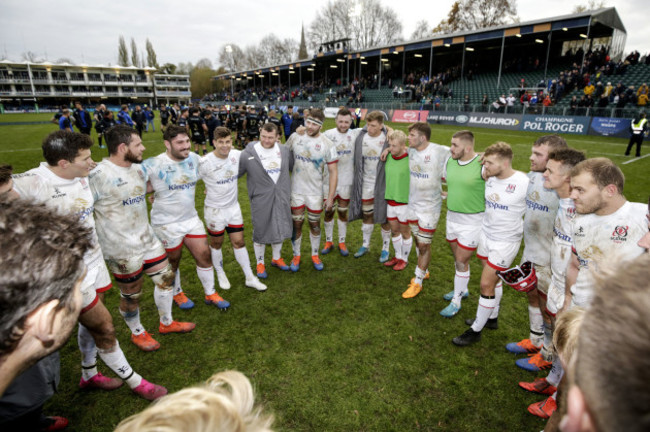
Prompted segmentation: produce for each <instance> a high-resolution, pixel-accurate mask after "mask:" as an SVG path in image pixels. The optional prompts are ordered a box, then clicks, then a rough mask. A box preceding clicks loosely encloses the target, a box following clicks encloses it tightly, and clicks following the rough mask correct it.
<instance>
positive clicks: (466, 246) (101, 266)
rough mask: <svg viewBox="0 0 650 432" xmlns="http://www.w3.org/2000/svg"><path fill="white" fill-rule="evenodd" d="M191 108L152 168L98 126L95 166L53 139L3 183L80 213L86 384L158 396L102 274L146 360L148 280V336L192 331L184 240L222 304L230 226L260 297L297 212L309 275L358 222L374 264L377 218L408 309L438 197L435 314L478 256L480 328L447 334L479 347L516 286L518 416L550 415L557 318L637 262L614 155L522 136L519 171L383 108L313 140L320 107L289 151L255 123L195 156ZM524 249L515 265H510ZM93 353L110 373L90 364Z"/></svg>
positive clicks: (136, 140) (72, 145) (466, 137)
mask: <svg viewBox="0 0 650 432" xmlns="http://www.w3.org/2000/svg"><path fill="white" fill-rule="evenodd" d="M194 115H198V113H197V112H194V111H192V112H187V114H186V112H183V113H182V114H181V115H180V118H179V120H178V121H177V123H176V124H173V123H170V124H166V122H165V123H164V131H163V138H164V144H165V148H166V151H165V152H164V153H162V154H160V155H158V156H155V157H152V158H149V159H146V160H143V153H144V151H145V147H144V146H143V143H142V139H141V138H140V136H139V134H138V132H137V131H136V130H134V129H132V128H130V127H128V126H127V125H122V124H118V125H115V126H112V127H111V128H110V129H107V130H106V131H104V133H103V138H104V140H105V143H106V146H107V148H108V152H109V157H108V158H105V159H104V160H102V161H101V162H99V163H97V164H95V163H94V162H93V161H92V159H91V152H90V147H91V145H92V140H91V139H90V137H89V136H88V135H84V134H80V133H74V132H72V133H70V132H66V131H57V132H53V133H52V134H50V135H49V136H48V137H47V138H46V139H45V140H44V142H43V154H44V157H45V160H46V161H45V162H43V163H41V165H40V166H39V167H37V168H35V169H32V170H30V171H28V172H26V173H23V174H16V175H14V176H13V189H14V191H15V192H16V193H17V194H18V195H19V196H20V197H22V198H25V199H33V200H36V201H39V202H45V203H46V204H47V205H48V206H50V207H52V208H55V209H57V210H59V211H61V212H66V213H74V214H76V215H78V216H79V218H80V219H81V220H82V221H83V223H84V224H85V225H86V226H87V227H88V228H89V229H91V230H92V233H93V236H94V240H95V243H94V246H93V248H92V250H91V251H90V252H88V253H87V254H86V256H85V258H84V262H85V264H86V267H87V273H86V276H85V277H84V279H83V283H82V287H81V290H82V294H83V309H82V313H81V315H80V316H79V323H80V325H79V334H78V341H79V347H80V350H81V352H82V377H81V382H80V386H81V387H82V388H102V389H113V388H117V387H119V386H121V385H122V383H123V381H126V383H127V384H128V385H129V387H130V388H131V389H132V390H133V391H134V392H135V393H136V394H138V395H140V396H142V397H144V398H146V399H150V400H153V399H157V398H159V397H161V396H163V395H164V394H166V392H167V391H166V389H165V388H164V387H162V386H159V385H156V384H153V383H150V382H148V381H147V380H145V379H144V378H143V377H141V376H140V375H138V374H137V373H136V372H135V371H133V370H132V369H131V367H130V365H129V363H128V361H127V360H126V358H125V356H124V353H123V352H122V350H121V349H120V347H119V343H118V341H117V339H116V338H115V330H114V327H113V322H112V318H111V315H110V314H109V312H108V310H107V309H106V307H105V306H104V305H103V302H102V301H103V295H104V294H103V293H105V292H106V291H107V290H109V289H110V288H111V286H112V284H111V278H110V275H109V271H110V272H111V273H112V274H113V276H114V278H115V281H116V284H117V286H118V288H119V290H120V296H121V298H120V306H119V310H120V314H121V315H122V317H123V318H124V321H125V323H126V324H127V326H128V327H129V329H130V330H131V333H132V334H131V340H132V342H133V343H134V344H135V345H136V346H138V347H139V348H140V349H141V350H144V351H155V350H157V349H159V348H160V343H159V342H158V341H156V340H155V339H154V338H153V337H152V335H151V333H150V332H148V331H147V330H146V329H145V328H144V326H143V325H142V323H141V321H140V308H139V302H140V297H141V295H142V286H143V275H145V274H146V275H147V276H149V278H150V279H151V281H152V282H153V283H154V293H153V294H154V300H155V304H156V307H157V309H158V312H159V316H160V324H159V328H158V331H159V333H160V334H166V333H188V332H191V331H192V330H193V329H194V327H195V325H194V324H193V323H190V322H180V321H176V320H174V318H173V316H172V306H173V304H174V303H175V304H176V305H177V306H178V307H180V308H181V309H189V308H192V307H194V302H193V301H192V300H191V299H189V298H188V297H187V295H186V294H185V293H184V292H183V290H182V287H181V275H180V270H179V263H180V260H181V257H182V251H183V247H185V248H187V250H188V251H189V253H190V254H191V255H192V257H193V259H194V261H195V262H196V272H197V275H198V278H199V280H200V282H201V285H202V287H203V290H204V293H205V296H204V303H205V304H207V305H210V306H214V307H216V308H218V309H221V310H225V309H227V308H228V307H229V306H230V303H229V302H228V301H226V300H225V299H224V298H223V297H222V296H221V295H220V294H219V293H218V292H217V289H216V288H217V285H218V288H220V289H221V290H228V289H230V288H231V283H230V281H229V279H228V277H227V275H226V273H225V270H224V265H223V262H224V256H223V253H222V245H223V241H224V239H225V235H226V233H227V234H228V237H229V239H230V242H231V244H232V246H233V252H234V255H235V260H236V261H237V263H238V264H239V266H240V267H241V269H242V272H243V273H244V284H245V285H246V286H247V287H251V288H253V289H255V290H258V291H265V290H266V289H267V286H266V285H265V284H264V283H263V282H262V281H261V280H260V279H267V278H269V272H267V268H266V261H265V255H266V245H271V250H272V259H271V262H270V265H271V266H272V267H276V268H278V269H279V270H282V271H292V272H298V271H299V270H300V267H301V263H302V258H301V256H302V254H303V248H302V231H303V223H304V221H305V216H306V218H307V223H308V225H309V253H310V257H311V264H312V266H313V268H314V269H315V270H316V271H322V270H323V269H324V267H325V264H324V263H323V261H322V259H321V256H323V255H326V254H328V253H330V252H332V251H333V249H335V248H336V249H338V251H339V253H340V254H341V255H342V256H348V255H349V253H350V252H349V251H348V245H347V242H346V240H347V226H348V224H349V222H351V221H354V220H357V219H361V220H362V223H361V237H362V244H361V245H360V246H359V248H358V249H356V252H354V254H353V256H354V257H355V258H359V259H360V258H361V257H364V256H366V258H367V256H368V255H370V247H371V237H372V233H373V231H374V226H375V224H379V225H380V230H381V240H382V241H381V244H382V248H381V251H378V252H379V254H378V260H379V262H380V263H382V265H384V266H386V267H391V268H392V269H393V270H395V271H402V270H404V269H405V268H406V267H407V266H408V263H409V256H410V255H411V249H413V245H414V243H415V254H416V257H415V259H414V261H415V262H416V265H415V269H414V275H413V278H412V279H411V280H410V282H409V283H408V284H407V283H405V284H404V285H405V290H404V291H403V293H402V297H403V298H404V299H410V298H414V297H416V296H417V295H418V294H419V293H420V292H421V291H422V289H423V285H424V281H425V280H426V279H428V278H429V277H430V269H429V263H430V260H431V255H432V253H433V252H432V250H431V249H432V248H431V243H432V239H433V236H434V233H435V231H436V229H437V228H438V223H439V220H440V215H441V211H442V205H443V200H445V199H446V203H447V215H446V240H447V242H448V243H449V245H450V248H451V252H452V254H453V256H454V261H455V276H454V287H453V290H452V291H450V292H446V293H441V294H444V295H443V297H444V299H445V300H447V301H449V304H448V305H447V306H446V307H445V308H444V309H442V310H441V311H440V314H441V315H442V316H443V317H446V318H452V317H454V316H455V315H457V314H458V313H459V311H460V310H461V306H462V300H463V299H464V298H467V297H468V295H469V291H468V285H469V280H470V266H469V262H470V259H471V257H472V256H473V254H474V253H476V255H477V257H478V258H479V259H480V261H481V263H482V270H481V276H480V298H479V301H478V307H477V311H476V315H475V318H473V319H469V320H467V324H468V325H469V328H468V329H467V331H465V332H464V333H463V334H461V335H459V336H457V337H455V338H453V340H452V342H453V343H454V344H455V345H457V346H461V347H463V346H468V345H471V344H473V343H476V342H478V341H480V339H481V335H482V330H483V329H484V328H486V327H487V328H488V329H496V328H497V327H498V316H499V307H500V301H501V297H502V294H503V282H504V281H505V282H506V283H507V284H509V285H512V286H513V287H515V289H517V290H519V291H523V292H526V293H527V295H528V300H529V308H528V310H529V319H530V336H529V338H527V339H524V340H522V341H520V342H516V343H511V344H508V346H507V349H508V350H509V351H511V352H514V353H526V354H534V355H532V356H529V357H528V358H523V359H519V360H517V362H516V363H517V365H518V366H520V367H522V368H524V369H527V370H533V371H535V370H544V369H550V373H549V376H548V377H546V378H539V379H537V380H535V381H534V382H533V383H520V385H521V386H522V387H524V388H525V389H527V390H529V391H535V392H538V393H541V394H544V395H547V396H549V398H548V399H547V400H544V401H542V402H540V403H539V404H533V405H535V406H531V407H530V408H529V410H531V412H533V413H534V414H537V415H540V416H542V417H544V416H546V417H548V415H550V413H551V412H552V411H553V410H554V406H555V405H554V404H555V399H554V396H553V395H554V393H555V389H556V387H557V386H558V384H559V382H560V380H561V378H562V374H563V370H562V365H561V363H560V361H559V359H558V358H557V355H556V354H555V350H554V347H553V328H554V323H555V317H556V315H558V314H560V313H561V312H563V311H566V310H569V309H571V308H574V307H576V306H579V307H588V306H589V303H590V301H591V298H592V295H593V291H592V281H593V278H594V277H595V276H597V274H598V273H599V271H600V268H601V266H602V265H603V262H604V260H611V259H613V258H616V259H619V260H631V259H633V258H635V257H637V256H639V255H640V254H642V253H643V252H644V250H645V249H644V246H643V245H642V244H637V242H639V241H640V240H641V239H642V238H643V237H644V236H647V234H648V219H647V215H648V208H647V207H646V206H645V205H643V204H638V203H631V202H628V201H626V200H625V198H624V196H623V185H624V177H623V174H622V172H621V170H620V169H619V168H618V167H617V166H616V165H615V164H614V163H613V162H611V161H610V160H609V159H605V158H595V159H586V158H585V156H584V154H583V153H582V152H580V151H577V150H574V149H571V148H569V147H568V146H567V143H566V142H565V140H564V139H563V138H562V137H560V136H557V135H550V136H544V137H541V138H539V139H538V140H537V141H536V142H535V143H534V144H533V146H532V155H531V157H530V161H531V171H530V172H529V173H528V174H524V173H522V172H519V171H516V170H514V169H513V167H512V159H513V151H512V148H511V147H510V146H509V145H508V144H506V143H504V142H497V143H494V144H492V145H491V146H489V147H488V148H487V149H486V150H485V151H484V152H483V153H482V154H479V153H477V152H476V151H475V149H474V135H473V133H472V132H471V131H459V132H457V133H455V134H454V135H453V137H452V139H451V145H450V147H447V146H444V145H440V144H435V143H432V142H430V139H431V127H430V126H429V125H428V124H427V123H423V122H418V123H414V124H412V125H410V126H409V128H408V135H406V134H405V133H404V132H402V131H400V130H392V129H390V128H388V127H386V126H385V125H384V114H383V113H381V112H377V111H376V112H371V113H369V114H368V115H367V116H366V126H365V127H364V128H358V129H351V126H352V123H353V115H352V113H350V111H349V110H347V109H345V108H342V109H340V110H339V111H338V113H337V115H336V118H335V122H336V128H334V129H331V130H328V131H321V129H322V126H323V122H324V120H325V117H324V115H323V112H322V111H321V110H319V109H312V110H311V111H310V112H309V114H308V116H306V117H305V119H304V127H300V128H298V130H297V132H296V133H294V134H291V136H290V137H289V139H288V140H287V141H286V143H284V144H282V143H281V142H280V137H281V133H280V130H279V127H278V126H279V125H278V124H276V123H277V122H273V121H269V122H266V123H264V124H261V123H260V124H258V123H255V124H254V125H253V126H254V129H255V130H257V131H258V132H257V134H256V133H252V134H249V135H247V136H248V137H249V138H250V139H248V138H247V140H249V141H250V142H248V144H247V145H246V142H244V145H245V147H244V149H243V150H237V149H234V148H233V139H232V132H231V130H230V129H228V128H225V127H222V126H217V127H215V128H214V129H213V130H212V131H210V132H211V133H210V139H211V144H212V145H213V146H214V151H211V152H209V153H207V154H205V155H204V156H203V157H201V156H199V155H198V154H196V153H193V152H192V143H194V144H196V145H201V146H204V144H205V142H202V140H200V139H198V138H197V139H195V137H193V134H194V133H195V132H194V131H195V130H196V131H197V132H196V133H197V136H198V135H202V133H203V132H207V127H206V126H205V125H204V124H201V122H198V123H197V124H198V125H199V126H197V127H196V128H194V127H191V128H189V129H188V127H186V125H185V124H184V123H183V120H182V119H183V118H184V116H185V117H188V116H189V117H190V118H191V116H194ZM163 116H165V115H161V117H163ZM272 117H273V116H272ZM242 124H244V123H242ZM246 124H247V125H248V126H250V123H246ZM203 129H206V130H205V131H204V130H203ZM199 130H201V134H199V133H198V131H199ZM251 137H252V138H251ZM407 141H408V146H407ZM203 148H205V147H203ZM195 149H196V150H197V153H198V147H195ZM244 175H246V184H247V193H248V197H249V200H250V206H251V223H252V229H253V232H252V238H253V251H254V256H255V269H254V270H253V269H252V267H251V262H250V258H249V253H248V250H247V248H246V245H245V241H244V227H245V225H246V223H247V221H245V220H244V217H243V215H242V210H241V207H240V203H239V202H238V179H239V178H240V177H242V176H244ZM199 180H202V181H203V182H204V184H205V187H206V195H205V201H204V206H205V207H204V221H202V220H201V219H200V218H199V215H198V213H197V211H196V197H195V192H196V185H197V182H198V181H199ZM445 184H446V191H443V187H444V186H445ZM150 194H151V195H150ZM148 195H149V196H148ZM148 199H149V200H151V202H152V207H151V214H150V215H149V213H148V210H147V200H148ZM321 213H324V222H323V226H324V230H325V242H324V244H323V245H321V243H322V241H321V240H322V239H321ZM335 216H337V227H338V233H337V234H338V236H337V237H336V240H335V238H334V217H335ZM206 227H207V231H206ZM522 239H523V240H524V251H523V257H522V263H521V265H520V266H517V267H515V268H514V269H511V270H509V269H510V267H511V266H512V264H513V261H514V260H515V258H516V256H517V254H518V252H519V248H520V244H521V240H522ZM286 240H290V241H291V245H292V257H291V259H290V260H288V261H287V262H285V260H284V259H283V257H282V255H281V251H282V246H283V243H284V242H285V241H286ZM391 246H392V254H391ZM645 247H647V246H645ZM434 271H435V272H443V271H446V270H445V269H435V270H433V269H431V273H433V272H434ZM215 273H216V279H215ZM98 355H99V357H100V358H101V359H102V360H103V361H104V363H105V364H106V365H107V366H108V367H109V368H110V369H111V370H113V371H114V372H115V373H116V375H117V376H118V377H119V378H120V379H116V378H108V377H105V376H103V375H102V374H101V373H100V372H98V370H97V365H96V358H97V356H98Z"/></svg>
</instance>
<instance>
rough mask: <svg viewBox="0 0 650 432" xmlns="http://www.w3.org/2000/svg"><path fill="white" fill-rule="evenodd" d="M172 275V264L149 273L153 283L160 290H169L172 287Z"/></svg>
mask: <svg viewBox="0 0 650 432" xmlns="http://www.w3.org/2000/svg"><path fill="white" fill-rule="evenodd" d="M174 276H175V275H174V272H172V266H171V265H169V264H167V265H166V266H165V267H164V268H163V269H162V270H159V271H157V272H155V273H152V274H150V275H149V277H150V278H151V280H152V281H153V283H154V284H155V285H156V286H157V287H159V288H160V289H162V290H170V289H172V288H173V287H174Z"/></svg>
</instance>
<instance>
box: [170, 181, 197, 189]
mask: <svg viewBox="0 0 650 432" xmlns="http://www.w3.org/2000/svg"><path fill="white" fill-rule="evenodd" d="M194 186H196V182H195V181H194V182H189V183H182V184H170V185H169V190H170V191H175V190H184V189H192V188H193V187H194Z"/></svg>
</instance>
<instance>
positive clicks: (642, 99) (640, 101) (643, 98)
mask: <svg viewBox="0 0 650 432" xmlns="http://www.w3.org/2000/svg"><path fill="white" fill-rule="evenodd" d="M636 104H637V106H640V107H644V106H646V105H647V104H648V94H647V93H641V94H640V95H639V96H638V97H637V98H636Z"/></svg>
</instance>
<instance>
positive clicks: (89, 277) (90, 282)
mask: <svg viewBox="0 0 650 432" xmlns="http://www.w3.org/2000/svg"><path fill="white" fill-rule="evenodd" d="M112 286H113V283H112V282H111V275H110V274H109V273H108V269H107V268H106V263H104V260H102V259H97V260H95V261H93V262H91V263H90V264H88V267H87V269H86V276H85V277H84V279H83V281H82V282H81V296H82V299H83V300H82V304H81V313H84V312H87V311H89V310H90V309H92V308H93V307H94V306H95V304H97V301H98V300H99V298H98V297H97V293H103V292H106V291H108V290H109V289H111V287H112Z"/></svg>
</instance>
